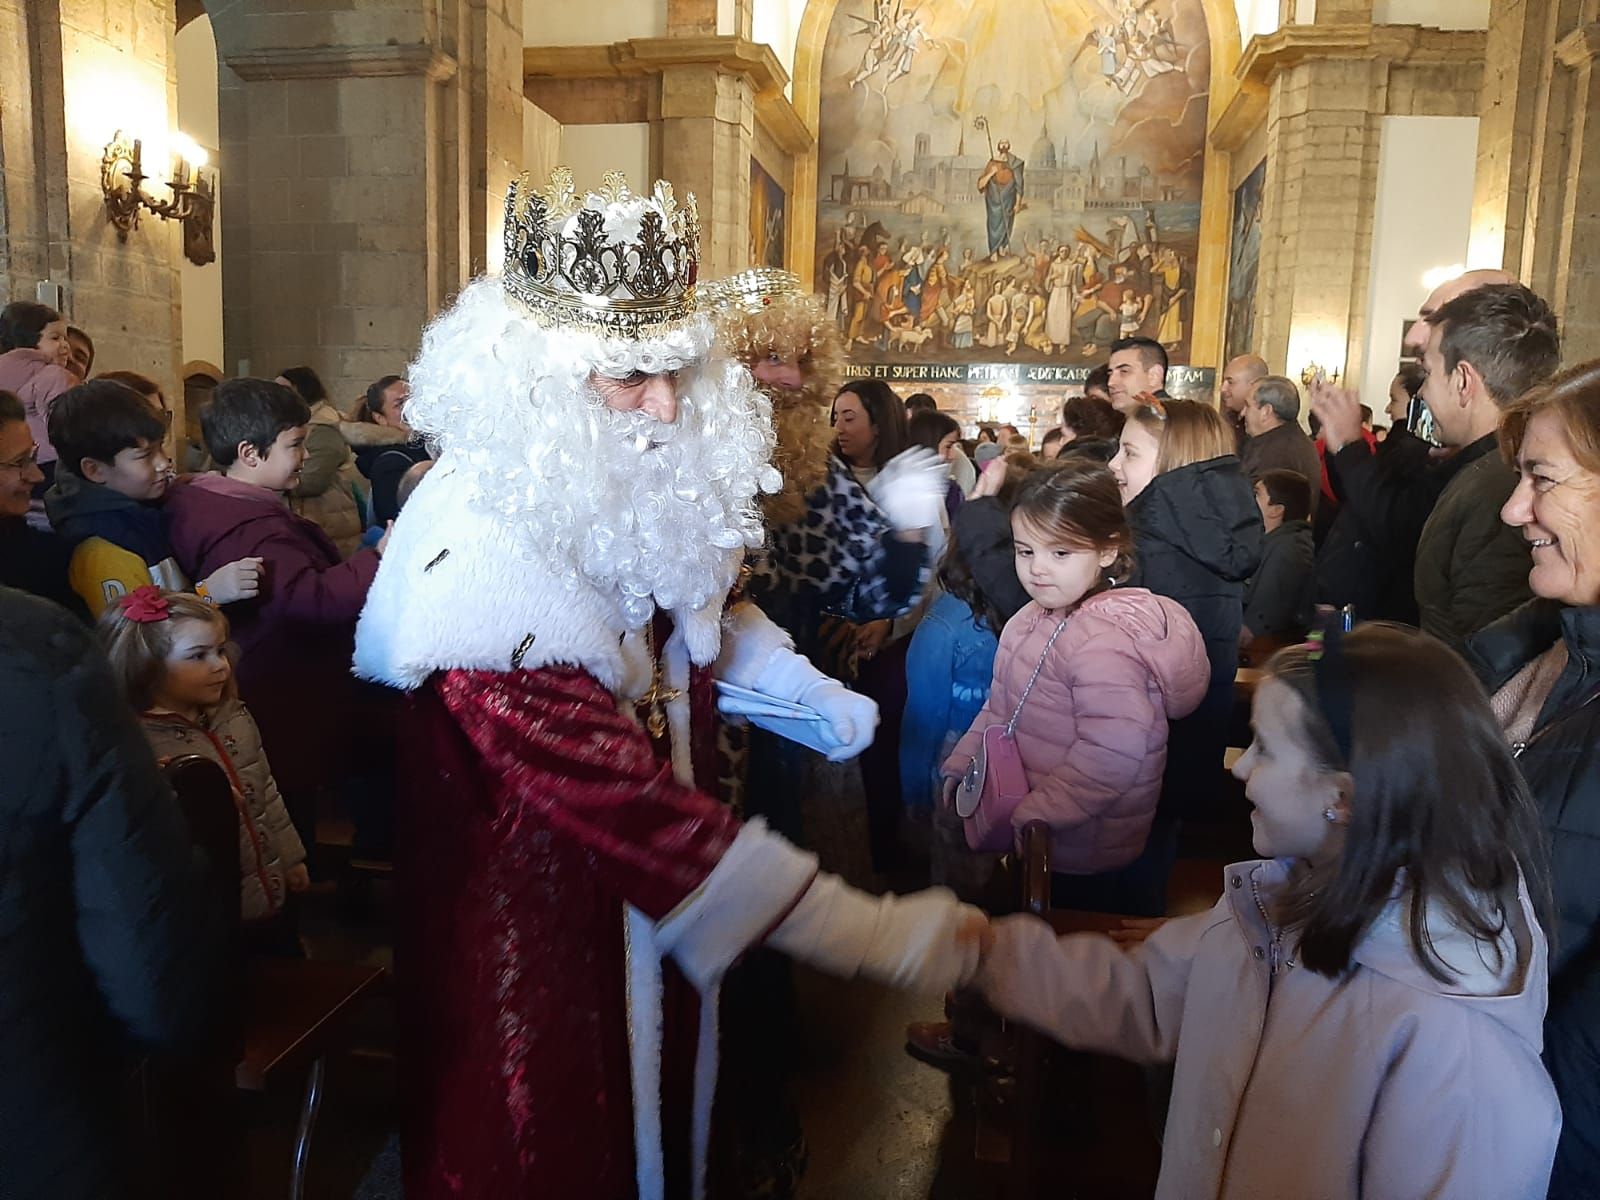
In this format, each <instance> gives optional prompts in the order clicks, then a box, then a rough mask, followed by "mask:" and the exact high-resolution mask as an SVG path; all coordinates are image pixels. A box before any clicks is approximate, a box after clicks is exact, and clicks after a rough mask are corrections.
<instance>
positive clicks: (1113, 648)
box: [944, 588, 1211, 875]
mask: <svg viewBox="0 0 1600 1200" xmlns="http://www.w3.org/2000/svg"><path fill="white" fill-rule="evenodd" d="M1063 621H1064V622H1065V625H1064V627H1063V628H1062V630H1061V633H1060V635H1059V636H1057V637H1056V640H1055V644H1054V645H1053V646H1049V651H1048V654H1047V653H1046V646H1047V645H1048V643H1049V641H1050V637H1051V635H1052V634H1053V633H1054V632H1055V629H1056V626H1057V625H1059V624H1061V623H1062V622H1063ZM1041 660H1042V661H1043V664H1044V665H1043V667H1042V668H1041V669H1040V670H1039V677H1038V681H1037V682H1036V683H1035V685H1034V688H1033V692H1032V693H1031V694H1030V695H1029V696H1028V699H1027V702H1026V703H1025V704H1023V705H1022V712H1021V713H1020V715H1019V716H1018V718H1017V725H1016V744H1017V750H1018V753H1019V754H1020V755H1021V757H1022V766H1023V769H1024V770H1025V771H1026V773H1027V777H1028V794H1027V796H1026V797H1024V798H1023V801H1022V803H1021V804H1019V805H1018V806H1017V809H1016V812H1015V813H1014V814H1013V815H1012V824H1013V825H1015V827H1016V828H1018V829H1021V828H1022V827H1023V826H1024V825H1026V824H1027V823H1028V822H1029V821H1044V822H1046V823H1047V824H1049V826H1050V833H1051V869H1052V870H1056V871H1061V872H1064V873H1067V874H1075V875H1091V874H1098V873H1100V872H1103V871H1112V870H1115V869H1116V868H1118V867H1123V866H1126V865H1127V864H1128V863H1131V862H1132V861H1133V860H1134V859H1136V858H1138V857H1139V854H1140V852H1141V851H1143V849H1144V844H1145V839H1146V837H1147V836H1148V835H1149V833H1150V823H1151V822H1152V821H1153V820H1154V819H1155V815H1156V800H1157V797H1158V796H1159V795H1160V792H1161V773H1162V768H1163V767H1164V766H1165V765H1166V754H1167V722H1168V721H1169V720H1176V719H1177V718H1179V717H1184V716H1187V715H1188V714H1189V713H1191V712H1193V711H1194V709H1195V706H1196V705H1198V704H1199V703H1200V701H1201V700H1202V699H1203V698H1204V696H1205V694H1206V687H1207V682H1208V680H1209V678H1210V674H1211V672H1210V666H1209V664H1208V663H1207V661H1206V652H1205V646H1204V644H1203V643H1202V642H1201V640H1200V631H1199V630H1198V629H1196V628H1195V624H1194V621H1193V620H1192V619H1191V618H1190V617H1189V614H1188V613H1186V612H1185V611H1184V610H1183V608H1182V607H1181V606H1180V605H1178V604H1176V603H1175V602H1173V601H1171V600H1168V599H1167V598H1165V597H1163V596H1157V595H1153V594H1152V593H1150V592H1147V591H1145V590H1144V589H1143V588H1117V589H1115V590H1113V591H1105V592H1101V593H1099V594H1098V595H1094V596H1090V597H1089V598H1088V599H1086V600H1084V601H1083V602H1082V603H1080V604H1079V605H1078V606H1077V608H1075V609H1073V610H1072V611H1071V612H1070V613H1068V614H1066V615H1065V616H1063V615H1062V614H1061V613H1059V612H1052V611H1050V610H1047V609H1044V608H1041V607H1040V606H1039V605H1038V603H1036V602H1029V604H1028V605H1027V606H1026V607H1024V608H1023V609H1022V611H1021V612H1019V613H1017V615H1016V616H1014V617H1012V618H1011V620H1010V621H1009V622H1007V623H1006V627H1005V630H1004V632H1002V633H1001V635H1000V648H999V650H998V651H997V652H996V654H995V660H994V682H993V684H992V685H991V686H990V688H989V697H988V699H987V700H986V701H985V703H984V706H983V710H982V711H981V712H979V713H978V716H977V719H976V720H974V721H973V723H972V727H971V728H970V729H968V730H967V733H966V735H965V736H964V737H963V738H962V739H961V740H960V741H959V742H957V743H956V746H955V749H954V750H953V751H951V753H950V757H949V758H947V759H945V763H944V775H945V777H946V778H948V779H959V778H960V777H961V776H962V775H963V774H965V772H966V770H967V765H968V764H969V763H970V762H971V761H972V758H973V756H974V755H975V754H976V753H977V752H978V746H979V744H980V743H981V741H982V740H983V731H984V730H985V729H987V728H988V727H989V726H991V725H1004V724H1005V723H1006V722H1008V721H1009V720H1010V719H1011V714H1012V713H1013V712H1014V711H1015V710H1016V708H1017V705H1018V704H1019V703H1021V701H1022V698H1023V695H1024V693H1025V692H1026V690H1027V687H1028V681H1029V679H1030V678H1031V677H1032V676H1033V673H1034V670H1035V668H1037V667H1039V664H1040V662H1041Z"/></svg>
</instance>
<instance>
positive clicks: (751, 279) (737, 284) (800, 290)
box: [700, 267, 807, 314]
mask: <svg viewBox="0 0 1600 1200" xmlns="http://www.w3.org/2000/svg"><path fill="white" fill-rule="evenodd" d="M806 294H807V293H806V289H805V285H804V284H802V283H801V282H800V276H798V275H796V274H795V273H794V272H793V271H784V270H780V269H778V268H776V267H750V268H748V269H746V270H743V271H740V272H739V273H738V274H737V275H728V276H725V277H724V278H722V279H713V280H712V281H711V282H710V283H706V284H702V285H701V287H700V307H701V308H704V309H711V310H714V311H716V312H744V313H750V314H755V313H759V312H761V311H762V310H764V309H767V308H770V307H772V303H773V301H775V300H781V299H783V298H785V297H788V296H804V295H806Z"/></svg>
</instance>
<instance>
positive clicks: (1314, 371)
mask: <svg viewBox="0 0 1600 1200" xmlns="http://www.w3.org/2000/svg"><path fill="white" fill-rule="evenodd" d="M1318 376H1321V377H1322V378H1323V379H1325V380H1327V381H1328V382H1329V383H1331V384H1333V386H1334V387H1338V386H1339V372H1338V371H1328V370H1325V369H1323V368H1322V367H1319V366H1318V365H1317V364H1316V363H1307V364H1306V365H1305V366H1304V367H1302V368H1301V369H1300V382H1301V383H1302V384H1304V385H1305V386H1306V387H1310V386H1311V385H1312V384H1313V383H1315V382H1316V381H1317V377H1318Z"/></svg>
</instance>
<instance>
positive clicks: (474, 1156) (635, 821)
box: [396, 669, 738, 1200]
mask: <svg viewBox="0 0 1600 1200" xmlns="http://www.w3.org/2000/svg"><path fill="white" fill-rule="evenodd" d="M709 689H710V680H709V678H708V677H707V676H706V674H705V673H703V672H696V674H695V678H694V686H693V688H692V692H693V695H692V697H691V700H692V705H693V708H694V709H695V710H696V715H697V716H698V715H699V713H700V712H709V711H710V710H709V708H708V707H707V705H708V703H709V700H708V698H707V697H708V695H709ZM407 707H408V712H407V716H406V722H407V726H408V727H407V729H406V730H405V734H404V736H403V745H404V747H405V753H406V761H405V763H404V764H403V766H404V770H403V778H402V787H401V798H400V803H399V808H398V812H397V851H396V858H397V862H396V867H397V872H398V876H399V885H400V892H401V900H400V902H401V914H400V915H401V928H400V931H399V938H398V944H397V948H396V974H397V977H398V984H399V988H400V1005H401V1021H402V1029H401V1038H402V1045H401V1051H402V1069H403V1071H404V1073H405V1074H404V1081H403V1092H404V1095H403V1103H404V1116H403V1120H404V1125H403V1129H402V1135H403V1149H404V1159H405V1175H406V1181H405V1183H406V1195H407V1197H408V1198H409V1200H437V1198H442V1197H452V1198H458V1197H460V1198H464V1197H472V1198H478V1197H484V1198H488V1197H495V1198H499V1197H506V1198H512V1197H528V1196H552V1197H554V1196H562V1197H565V1196H583V1197H594V1198H596V1200H613V1198H616V1200H625V1198H628V1197H632V1196H634V1194H635V1182H634V1155H633V1117H632V1097H631V1090H630V1089H631V1085H630V1074H629V1063H628V1026H627V1001H626V994H627V993H626V971H627V965H626V960H625V950H624V938H623V921H624V917H623V905H624V902H626V903H630V904H633V905H634V906H635V907H637V908H639V909H641V910H642V911H643V912H645V913H646V914H648V915H649V916H650V917H652V918H660V917H662V916H664V915H665V914H666V913H668V912H669V911H671V910H672V909H673V908H674V907H676V906H677V905H678V904H679V902H681V901H682V900H683V899H684V898H685V897H686V896H687V895H688V894H689V893H690V892H691V891H693V890H694V889H695V888H696V887H697V886H699V884H700V883H701V881H702V880H704V878H705V877H706V875H708V874H709V873H710V871H711V869H712V867H713V866H715V864H716V862H717V861H718V859H719V858H720V857H721V856H722V854H723V852H724V851H725V850H726V849H727V847H728V845H729V843H730V842H731V841H732V839H733V837H734V835H735V833H736V832H737V830H738V826H737V823H736V822H735V821H734V819H733V818H732V817H731V816H730V815H729V814H728V813H727V811H726V810H725V809H723V808H722V807H721V806H720V805H718V804H716V803H715V802H714V801H713V800H711V799H710V798H709V797H708V796H707V795H705V794H703V793H702V792H699V791H696V790H694V789H692V788H688V787H684V786H682V785H680V784H679V783H677V782H676V781H675V780H674V778H673V775H672V771H671V767H670V765H668V764H667V763H666V762H665V761H663V760H662V759H660V758H659V757H658V756H657V755H656V753H654V752H653V750H652V747H651V745H650V742H649V739H648V738H647V736H646V735H645V733H644V732H643V731H642V730H641V729H640V728H639V727H638V726H637V725H635V724H634V723H633V722H632V721H630V720H629V719H628V718H627V717H626V716H625V715H623V714H621V713H619V712H618V711H617V707H616V702H615V701H614V699H613V698H612V696H611V695H610V693H608V692H607V691H606V690H605V689H604V688H603V687H602V686H601V685H600V684H599V683H598V682H597V681H596V680H595V679H594V678H593V677H592V676H590V675H588V674H586V673H584V672H582V671H578V670H574V669H545V670H539V671H518V672H511V673H494V672H484V671H451V672H446V673H443V674H441V675H437V676H435V677H434V678H433V679H432V680H431V681H430V682H429V684H428V685H427V686H426V687H424V688H423V689H421V690H420V691H419V692H418V693H417V694H416V695H415V696H413V697H412V699H411V701H410V703H409V704H408V706H407ZM696 723H697V724H704V723H703V722H696ZM696 741H697V742H700V741H702V739H700V738H697V739H696ZM700 757H702V756H701V755H700V754H697V755H696V758H697V759H698V758H700ZM668 973H669V988H668V996H667V999H666V1009H667V1031H666V1040H665V1052H664V1058H665V1059H666V1061H665V1062H664V1063H663V1066H662V1074H663V1079H664V1081H665V1082H664V1090H665V1091H666V1092H667V1099H666V1101H665V1102H664V1103H663V1106H662V1118H663V1126H664V1128H665V1129H666V1131H667V1133H666V1141H667V1147H666V1149H667V1163H668V1171H667V1173H668V1178H669V1182H670V1183H671V1184H672V1185H673V1186H671V1187H670V1189H669V1194H672V1195H678V1194H682V1192H683V1189H684V1188H685V1187H686V1186H687V1176H688V1172H687V1159H688V1147H687V1144H686V1140H685V1139H686V1137H687V1118H688V1097H687V1095H686V1094H685V1088H686V1084H687V1082H688V1080H687V1076H688V1075H689V1069H688V1068H689V1065H690V1064H691V1063H692V1058H693V1036H692V1035H693V1027H694V1013H695V1011H696V1010H695V1006H694V1004H693V1000H694V997H693V994H692V992H688V989H687V988H686V987H685V988H683V989H681V990H679V989H678V988H676V987H674V986H671V985H672V984H673V983H674V982H676V983H680V984H681V980H676V979H675V972H673V971H671V969H670V966H669V971H668ZM684 992H688V995H687V1001H686V999H685V996H684Z"/></svg>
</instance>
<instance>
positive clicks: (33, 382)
mask: <svg viewBox="0 0 1600 1200" xmlns="http://www.w3.org/2000/svg"><path fill="white" fill-rule="evenodd" d="M77 382H78V381H77V380H76V379H74V378H73V377H72V376H71V375H69V374H68V373H67V369H66V368H65V367H63V366H62V365H61V364H60V363H58V362H56V360H55V358H54V357H53V356H51V355H48V354H45V353H44V352H43V351H42V350H32V349H28V348H26V347H19V348H18V349H16V350H7V351H6V352H5V353H4V354H0V390H4V391H7V392H14V393H16V395H17V396H18V397H19V398H20V399H21V400H22V408H23V411H24V412H25V413H26V415H27V418H28V432H29V433H31V434H33V442H34V445H36V446H38V447H39V461H40V462H42V463H52V462H55V460H56V448H55V447H54V446H52V445H51V444H50V431H49V430H48V428H46V421H47V420H48V419H49V416H50V405H51V404H53V403H55V398H56V397H57V396H59V395H61V393H62V392H64V391H66V390H67V389H68V388H70V387H72V386H73V385H74V384H75V383H77Z"/></svg>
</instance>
